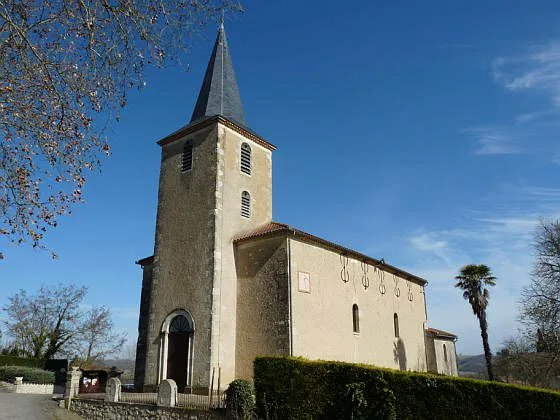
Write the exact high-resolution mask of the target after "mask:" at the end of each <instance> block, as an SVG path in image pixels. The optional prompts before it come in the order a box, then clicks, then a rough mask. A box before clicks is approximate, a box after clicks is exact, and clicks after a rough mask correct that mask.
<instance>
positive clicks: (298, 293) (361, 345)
mask: <svg viewBox="0 0 560 420" xmlns="http://www.w3.org/2000/svg"><path fill="white" fill-rule="evenodd" d="M288 254H289V255H290V275H291V279H290V281H291V301H292V340H293V341H292V346H293V353H292V355H293V356H303V357H306V358H309V359H320V360H339V361H345V362H351V363H366V364H372V365H376V366H380V367H388V368H393V369H400V370H414V371H426V350H425V343H424V328H425V325H426V311H425V304H424V288H423V287H422V285H421V284H420V283H418V282H413V281H410V280H408V279H406V278H404V276H397V275H395V274H392V273H390V272H388V271H385V270H383V268H382V267H374V266H372V265H369V264H365V263H363V262H362V261H359V260H357V259H356V258H353V257H352V256H344V255H340V253H338V252H335V251H334V250H330V249H327V248H326V247H323V246H319V245H316V244H313V243H307V242H303V241H301V240H297V239H290V241H289V250H288ZM353 305H357V309H358V320H359V327H358V328H357V330H358V331H354V325H353ZM394 314H397V317H398V334H396V332H395V328H394ZM397 335H398V337H397Z"/></svg>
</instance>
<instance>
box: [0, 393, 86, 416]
mask: <svg viewBox="0 0 560 420" xmlns="http://www.w3.org/2000/svg"><path fill="white" fill-rule="evenodd" d="M0 419H2V420H4V419H6V420H16V419H17V420H81V419H82V417H80V416H78V415H76V414H74V413H71V412H69V411H67V410H65V409H63V408H59V407H58V403H57V402H56V401H54V400H53V399H52V398H51V396H50V395H31V394H12V393H7V392H0Z"/></svg>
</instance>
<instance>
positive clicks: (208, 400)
mask: <svg viewBox="0 0 560 420" xmlns="http://www.w3.org/2000/svg"><path fill="white" fill-rule="evenodd" d="M157 396H158V394H157V393H155V392H121V394H120V397H119V401H118V402H120V403H129V404H144V405H156V404H157ZM76 398H79V399H84V400H103V399H105V394H104V393H103V394H101V393H89V392H88V393H80V394H78V395H77V397H76ZM176 406H177V407H182V408H190V409H196V410H211V409H217V408H223V407H225V392H218V391H214V392H213V393H212V394H211V395H199V394H182V393H177V404H176Z"/></svg>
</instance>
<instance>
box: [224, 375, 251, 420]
mask: <svg viewBox="0 0 560 420" xmlns="http://www.w3.org/2000/svg"><path fill="white" fill-rule="evenodd" d="M254 409H255V388H254V386H253V382H252V381H248V380H247V379H236V380H234V381H232V382H231V383H230V384H229V386H228V388H227V390H226V415H227V418H228V419H233V420H251V419H252V418H253V411H254Z"/></svg>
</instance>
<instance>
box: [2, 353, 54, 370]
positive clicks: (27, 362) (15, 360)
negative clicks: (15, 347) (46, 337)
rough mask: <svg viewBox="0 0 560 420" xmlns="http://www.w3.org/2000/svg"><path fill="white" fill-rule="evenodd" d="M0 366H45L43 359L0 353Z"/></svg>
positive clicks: (40, 367)
mask: <svg viewBox="0 0 560 420" xmlns="http://www.w3.org/2000/svg"><path fill="white" fill-rule="evenodd" d="M0 366H28V367H34V368H39V369H42V368H44V367H45V360H43V359H28V358H25V357H17V356H8V355H5V354H1V355H0Z"/></svg>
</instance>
